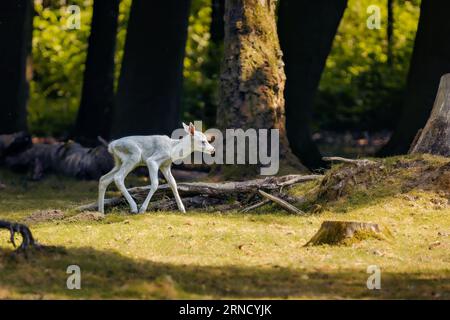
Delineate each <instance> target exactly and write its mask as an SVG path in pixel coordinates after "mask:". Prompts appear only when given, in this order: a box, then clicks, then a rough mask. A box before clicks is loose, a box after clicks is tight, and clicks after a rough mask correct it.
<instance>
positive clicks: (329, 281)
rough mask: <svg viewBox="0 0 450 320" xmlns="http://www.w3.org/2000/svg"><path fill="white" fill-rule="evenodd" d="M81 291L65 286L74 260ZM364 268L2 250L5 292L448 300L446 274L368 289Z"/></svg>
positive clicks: (390, 277) (385, 280)
mask: <svg viewBox="0 0 450 320" xmlns="http://www.w3.org/2000/svg"><path fill="white" fill-rule="evenodd" d="M74 264H75V265H79V266H80V268H81V275H82V282H81V283H82V289H81V290H68V289H67V287H66V281H67V278H68V277H69V275H68V274H67V273H66V270H67V267H68V266H69V265H74ZM368 276H369V274H367V273H366V270H365V269H364V270H363V269H361V270H338V271H336V270H330V271H324V270H317V271H314V272H311V270H310V271H308V272H306V271H304V270H302V269H301V266H299V269H290V268H281V267H273V266H271V267H235V266H221V267H216V266H195V265H173V264H166V263H157V262H152V261H146V260H140V261H139V260H133V259H130V258H128V257H124V256H122V255H120V254H118V253H115V252H110V251H99V250H94V249H92V248H70V249H66V248H53V249H51V250H48V249H47V250H44V251H39V252H36V251H33V252H30V253H28V255H27V257H25V256H23V255H15V254H12V252H11V251H3V252H1V253H0V298H10V297H13V298H32V299H39V298H136V299H148V298H161V299H165V298H281V299H283V298H295V297H300V298H319V299H320V298H369V299H370V298H372V299H397V298H402V299H404V298H425V299H436V298H440V299H445V298H446V299H448V298H450V294H449V293H450V277H449V276H448V273H447V274H442V275H437V274H429V273H420V274H419V273H417V274H416V273H414V274H402V273H389V272H388V271H386V272H384V271H383V273H382V282H381V283H382V288H381V290H368V289H367V287H366V281H367V278H368Z"/></svg>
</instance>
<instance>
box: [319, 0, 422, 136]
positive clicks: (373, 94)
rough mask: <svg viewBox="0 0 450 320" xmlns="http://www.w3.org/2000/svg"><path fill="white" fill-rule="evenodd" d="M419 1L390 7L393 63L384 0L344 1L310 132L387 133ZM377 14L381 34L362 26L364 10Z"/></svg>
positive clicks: (399, 99)
mask: <svg viewBox="0 0 450 320" xmlns="http://www.w3.org/2000/svg"><path fill="white" fill-rule="evenodd" d="M419 2H420V1H416V0H415V1H394V37H393V50H392V51H393V59H392V63H391V64H389V63H388V55H387V47H388V43H387V0H350V1H349V3H348V7H347V9H346V11H345V14H344V17H343V20H342V21H341V24H340V26H339V29H338V33H337V35H336V38H335V40H334V44H333V48H332V51H331V54H330V56H329V57H328V60H327V63H326V68H325V70H324V73H323V75H322V80H321V83H320V90H319V93H318V95H317V97H316V98H317V99H316V104H315V108H314V113H315V114H314V119H315V128H316V129H317V128H319V127H321V128H327V129H335V130H336V129H337V130H339V129H348V128H350V129H360V130H361V129H362V130H379V129H390V128H392V127H393V126H394V124H395V120H396V119H397V115H398V114H399V108H400V107H401V103H402V98H403V97H402V96H403V91H404V86H405V82H406V77H407V73H408V69H409V60H410V56H411V53H412V49H413V44H414V38H415V33H416V29H417V22H418V18H419ZM370 5H377V6H379V7H380V9H381V29H373V30H370V29H369V28H367V26H366V21H367V18H368V17H369V16H370V14H369V13H367V8H368V7H369V6H370Z"/></svg>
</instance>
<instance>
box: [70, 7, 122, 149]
mask: <svg viewBox="0 0 450 320" xmlns="http://www.w3.org/2000/svg"><path fill="white" fill-rule="evenodd" d="M119 2H120V0H109V1H104V0H95V1H94V11H93V16H92V23H91V35H90V37H89V47H88V53H87V58H86V68H85V71H84V82H83V93H82V96H81V104H80V109H79V110H78V118H77V121H76V125H75V138H76V140H78V141H80V142H82V143H83V144H85V145H93V144H97V142H98V139H97V137H98V136H101V137H103V138H109V129H110V123H111V112H112V107H113V101H114V56H115V48H116V35H117V19H118V15H119Z"/></svg>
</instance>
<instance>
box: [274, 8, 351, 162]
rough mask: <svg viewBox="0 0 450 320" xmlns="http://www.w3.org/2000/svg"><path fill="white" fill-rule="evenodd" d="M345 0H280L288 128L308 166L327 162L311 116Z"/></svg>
mask: <svg viewBox="0 0 450 320" xmlns="http://www.w3.org/2000/svg"><path fill="white" fill-rule="evenodd" d="M346 6H347V1H346V0H336V1H327V0H315V1H308V0H281V2H280V7H279V17H278V32H279V36H280V43H281V48H282V50H283V53H284V61H285V63H286V68H285V70H286V76H287V81H286V90H285V93H284V96H285V99H286V129H287V136H288V139H289V144H290V146H291V148H292V151H293V153H294V154H295V155H296V156H297V157H299V158H300V160H301V161H302V163H303V164H305V165H306V166H307V167H309V168H318V167H323V166H325V163H324V162H323V161H322V156H321V154H320V152H319V150H318V148H317V146H316V145H315V143H314V142H313V141H312V138H311V132H310V126H309V123H310V120H311V116H312V107H313V101H314V96H315V94H316V92H317V89H318V86H319V81H320V77H321V75H322V71H323V69H324V67H325V62H326V59H327V57H328V54H329V53H330V50H331V46H332V43H333V39H334V37H335V35H336V31H337V28H338V26H339V22H340V21H341V18H342V15H343V13H344V11H345V8H346Z"/></svg>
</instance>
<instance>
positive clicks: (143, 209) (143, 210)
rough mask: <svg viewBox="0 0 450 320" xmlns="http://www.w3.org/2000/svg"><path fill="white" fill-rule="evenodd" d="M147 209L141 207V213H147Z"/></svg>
mask: <svg viewBox="0 0 450 320" xmlns="http://www.w3.org/2000/svg"><path fill="white" fill-rule="evenodd" d="M146 211H147V208H141V209H139V213H145V212H146Z"/></svg>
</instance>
